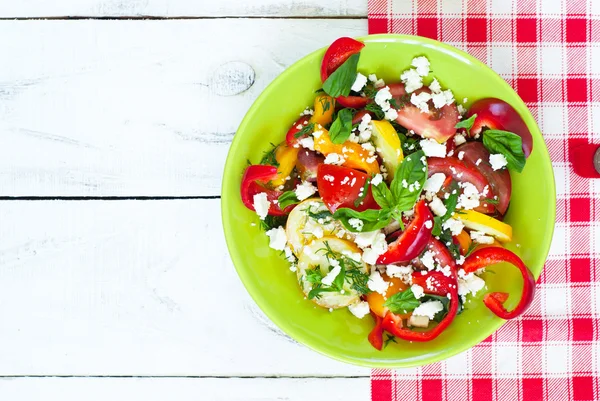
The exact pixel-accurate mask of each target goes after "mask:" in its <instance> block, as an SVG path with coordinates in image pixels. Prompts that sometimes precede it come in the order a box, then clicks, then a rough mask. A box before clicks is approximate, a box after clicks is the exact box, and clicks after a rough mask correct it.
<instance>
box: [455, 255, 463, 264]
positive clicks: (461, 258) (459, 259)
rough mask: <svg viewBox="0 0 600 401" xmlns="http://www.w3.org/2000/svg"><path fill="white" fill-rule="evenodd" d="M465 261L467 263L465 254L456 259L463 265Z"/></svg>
mask: <svg viewBox="0 0 600 401" xmlns="http://www.w3.org/2000/svg"><path fill="white" fill-rule="evenodd" d="M463 263H465V257H464V256H463V255H460V256H459V258H458V259H456V264H457V265H462V264H463Z"/></svg>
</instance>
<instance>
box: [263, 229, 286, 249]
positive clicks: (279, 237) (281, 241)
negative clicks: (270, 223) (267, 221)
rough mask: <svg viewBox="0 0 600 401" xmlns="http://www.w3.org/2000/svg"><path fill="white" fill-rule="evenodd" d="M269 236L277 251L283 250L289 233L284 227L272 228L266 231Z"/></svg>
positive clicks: (272, 245)
mask: <svg viewBox="0 0 600 401" xmlns="http://www.w3.org/2000/svg"><path fill="white" fill-rule="evenodd" d="M266 234H267V237H269V246H270V247H271V248H273V249H275V250H276V251H283V250H284V249H285V245H286V244H287V235H286V234H285V229H284V228H283V227H277V228H272V229H270V230H269V231H267V232H266Z"/></svg>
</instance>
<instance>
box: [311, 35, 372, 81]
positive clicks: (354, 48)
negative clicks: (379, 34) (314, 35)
mask: <svg viewBox="0 0 600 401" xmlns="http://www.w3.org/2000/svg"><path fill="white" fill-rule="evenodd" d="M363 47H365V44H364V43H362V42H359V41H358V40H354V39H352V38H347V37H343V38H339V39H336V40H335V41H334V42H333V43H332V44H331V45H330V46H329V48H328V49H327V51H326V52H325V55H324V56H323V62H322V63H321V81H322V82H325V81H326V80H327V78H328V77H329V76H330V75H331V74H332V73H333V72H334V71H335V70H337V69H338V68H339V66H340V65H342V64H344V61H346V60H348V58H349V57H350V56H352V55H353V54H356V53H358V52H360V51H361V50H362V48H363Z"/></svg>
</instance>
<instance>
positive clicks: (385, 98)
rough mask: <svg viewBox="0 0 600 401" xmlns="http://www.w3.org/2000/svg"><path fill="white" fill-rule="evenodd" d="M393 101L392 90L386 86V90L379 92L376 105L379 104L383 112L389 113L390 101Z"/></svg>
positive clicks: (376, 96) (382, 89)
mask: <svg viewBox="0 0 600 401" xmlns="http://www.w3.org/2000/svg"><path fill="white" fill-rule="evenodd" d="M391 99H392V94H391V92H390V88H389V86H386V87H385V88H381V89H380V90H378V91H377V94H376V95H375V103H377V104H378V105H379V107H381V110H383V111H384V112H385V111H388V110H389V109H390V107H391V106H390V100H391Z"/></svg>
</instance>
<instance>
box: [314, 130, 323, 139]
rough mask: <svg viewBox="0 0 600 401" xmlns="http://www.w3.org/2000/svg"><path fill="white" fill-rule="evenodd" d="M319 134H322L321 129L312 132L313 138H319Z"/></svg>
mask: <svg viewBox="0 0 600 401" xmlns="http://www.w3.org/2000/svg"><path fill="white" fill-rule="evenodd" d="M321 135H323V131H321V130H317V131H315V132H313V137H314V138H315V139H319V138H320V137H321Z"/></svg>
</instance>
